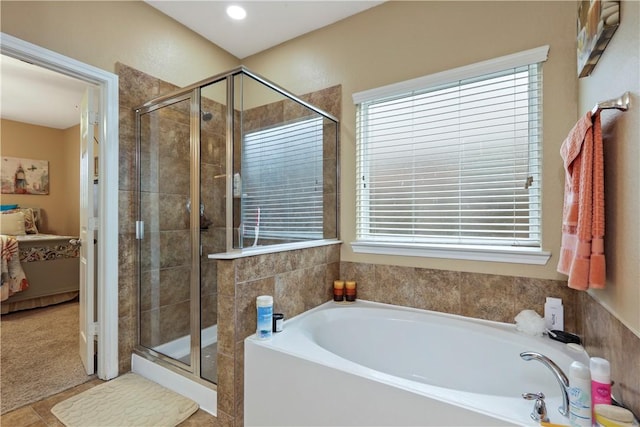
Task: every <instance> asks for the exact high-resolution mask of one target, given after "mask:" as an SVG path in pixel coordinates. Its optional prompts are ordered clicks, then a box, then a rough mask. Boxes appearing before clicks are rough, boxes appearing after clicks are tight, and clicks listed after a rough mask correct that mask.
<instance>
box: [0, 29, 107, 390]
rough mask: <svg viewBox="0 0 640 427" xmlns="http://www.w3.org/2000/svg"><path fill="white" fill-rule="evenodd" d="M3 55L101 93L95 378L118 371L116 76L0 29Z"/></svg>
mask: <svg viewBox="0 0 640 427" xmlns="http://www.w3.org/2000/svg"><path fill="white" fill-rule="evenodd" d="M0 52H1V53H2V54H3V55H7V56H11V57H13V58H16V59H21V60H23V61H26V62H29V63H32V64H35V65H38V66H40V67H43V68H46V69H49V70H52V71H55V72H57V73H60V74H64V75H67V76H70V77H73V78H76V79H78V80H82V81H84V82H87V84H90V85H95V86H97V87H98V89H99V93H100V120H101V124H102V126H100V133H101V134H100V135H99V138H100V141H101V143H100V144H99V147H100V148H99V162H100V163H99V168H100V185H99V194H98V224H97V225H98V227H97V229H98V233H99V236H100V238H99V239H98V243H97V250H98V257H97V259H98V275H97V278H98V283H97V302H98V304H97V309H98V313H97V319H98V327H97V336H98V338H97V339H98V372H97V374H98V377H99V378H100V379H103V380H108V379H111V378H114V377H117V376H118V203H114V201H117V200H118V120H119V117H118V114H119V111H118V76H117V75H116V74H113V73H110V72H108V71H105V70H102V69H100V68H96V67H94V66H92V65H89V64H85V63H83V62H80V61H77V60H75V59H73V58H69V57H67V56H64V55H61V54H59V53H56V52H54V51H51V50H49V49H45V48H43V47H40V46H37V45H34V44H32V43H29V42H26V41H24V40H21V39H18V38H16V37H13V36H11V35H8V34H5V33H1V32H0Z"/></svg>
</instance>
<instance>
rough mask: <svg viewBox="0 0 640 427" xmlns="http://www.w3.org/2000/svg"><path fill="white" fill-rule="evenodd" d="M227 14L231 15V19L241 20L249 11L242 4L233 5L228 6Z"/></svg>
mask: <svg viewBox="0 0 640 427" xmlns="http://www.w3.org/2000/svg"><path fill="white" fill-rule="evenodd" d="M227 15H229V17H230V18H231V19H236V20H238V21H239V20H241V19H244V18H245V17H246V16H247V11H246V10H244V9H243V8H242V7H240V6H237V5H232V6H229V7H228V8H227Z"/></svg>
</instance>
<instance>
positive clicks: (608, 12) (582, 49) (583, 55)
mask: <svg viewBox="0 0 640 427" xmlns="http://www.w3.org/2000/svg"><path fill="white" fill-rule="evenodd" d="M618 25H620V0H607V1H601V0H583V1H582V2H580V6H579V8H578V77H586V76H588V75H589V74H591V72H592V71H593V69H594V67H595V66H596V64H597V63H598V59H600V56H602V53H603V52H604V50H605V48H606V47H607V44H609V40H611V37H613V33H615V31H616V29H617V28H618Z"/></svg>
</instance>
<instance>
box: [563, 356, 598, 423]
mask: <svg viewBox="0 0 640 427" xmlns="http://www.w3.org/2000/svg"><path fill="white" fill-rule="evenodd" d="M567 393H568V394H569V424H570V425H571V426H573V427H591V425H592V418H591V415H592V412H591V373H590V372H589V368H588V367H587V366H586V365H584V364H582V363H580V362H578V361H574V362H573V363H571V366H570V367H569V390H567Z"/></svg>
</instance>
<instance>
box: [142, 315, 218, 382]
mask: <svg viewBox="0 0 640 427" xmlns="http://www.w3.org/2000/svg"><path fill="white" fill-rule="evenodd" d="M201 339H202V348H201V352H200V370H201V372H200V377H201V378H203V379H205V380H207V381H210V382H213V383H216V384H217V383H218V374H217V373H218V369H217V352H218V327H217V325H213V326H209V327H208V328H205V329H203V330H202V336H201ZM154 350H155V351H157V352H158V353H161V354H164V355H165V356H169V357H171V358H172V359H175V360H179V361H180V362H182V363H184V364H186V365H191V353H190V350H191V341H190V339H189V336H183V337H180V338H177V339H175V340H173V341H170V342H167V343H164V344H161V345H159V346H156V347H155V348H154Z"/></svg>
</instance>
